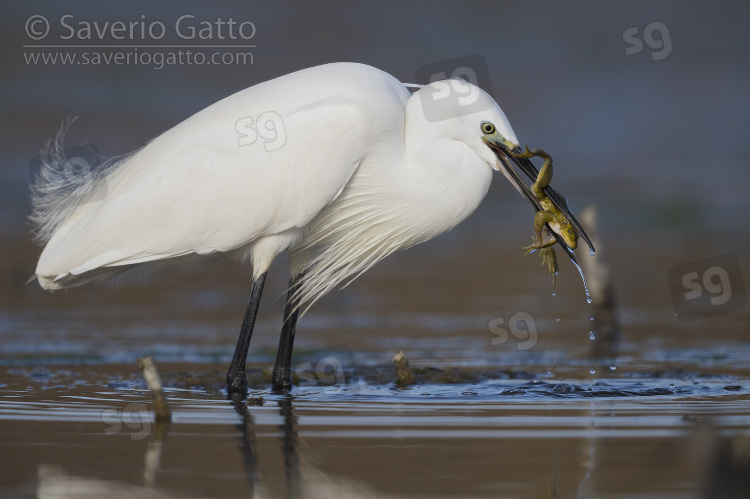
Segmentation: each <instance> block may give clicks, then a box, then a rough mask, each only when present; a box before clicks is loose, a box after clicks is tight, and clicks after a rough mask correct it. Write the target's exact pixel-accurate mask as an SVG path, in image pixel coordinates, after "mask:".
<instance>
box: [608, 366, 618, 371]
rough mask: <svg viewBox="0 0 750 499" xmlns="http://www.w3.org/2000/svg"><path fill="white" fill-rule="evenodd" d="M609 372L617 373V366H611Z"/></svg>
mask: <svg viewBox="0 0 750 499" xmlns="http://www.w3.org/2000/svg"><path fill="white" fill-rule="evenodd" d="M609 370H610V371H615V370H617V366H609Z"/></svg>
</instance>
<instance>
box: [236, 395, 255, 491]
mask: <svg viewBox="0 0 750 499" xmlns="http://www.w3.org/2000/svg"><path fill="white" fill-rule="evenodd" d="M231 403H232V407H234V410H235V411H237V414H239V415H240V424H239V428H240V430H241V431H242V439H241V441H240V451H241V452H242V456H243V458H244V461H245V473H246V474H247V482H248V487H249V489H250V497H260V494H259V484H260V475H259V473H258V465H257V459H256V456H255V442H256V437H255V429H254V422H253V415H252V414H250V411H249V410H248V408H247V403H246V402H245V400H244V397H241V396H240V394H237V393H235V394H234V395H233V397H232V402H231Z"/></svg>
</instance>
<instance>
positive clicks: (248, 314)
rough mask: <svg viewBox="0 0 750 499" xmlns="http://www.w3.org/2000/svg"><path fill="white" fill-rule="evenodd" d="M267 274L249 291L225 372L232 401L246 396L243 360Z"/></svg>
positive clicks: (262, 275)
mask: <svg viewBox="0 0 750 499" xmlns="http://www.w3.org/2000/svg"><path fill="white" fill-rule="evenodd" d="M266 274H267V272H265V273H263V274H261V276H260V277H258V278H257V279H256V280H254V281H253V287H252V289H251V290H250V300H248V302H247V310H245V318H244V319H243V320H242V329H241V330H240V337H239V338H238V339H237V347H236V348H235V349H234V357H232V363H231V364H230V365H229V371H227V396H228V397H229V398H230V399H232V398H235V397H234V396H236V395H237V394H241V395H242V396H243V397H244V395H245V394H247V377H246V376H245V360H246V359H247V350H248V348H250V337H251V336H252V334H253V326H255V316H256V315H258V307H259V306H260V295H261V294H262V293H263V284H265V282H266Z"/></svg>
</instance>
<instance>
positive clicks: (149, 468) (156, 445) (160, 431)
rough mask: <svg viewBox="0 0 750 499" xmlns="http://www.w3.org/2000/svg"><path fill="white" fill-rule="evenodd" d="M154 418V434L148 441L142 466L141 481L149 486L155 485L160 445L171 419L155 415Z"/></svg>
mask: <svg viewBox="0 0 750 499" xmlns="http://www.w3.org/2000/svg"><path fill="white" fill-rule="evenodd" d="M154 419H155V421H154V434H153V435H152V436H151V439H150V440H149V441H148V448H147V449H146V457H145V459H144V461H145V462H144V466H143V483H144V484H145V485H146V487H149V488H153V487H155V486H156V473H157V472H158V471H159V465H160V464H161V451H162V446H163V445H164V439H165V438H166V436H167V433H169V425H170V424H171V421H169V420H166V419H164V418H157V417H155V418H154Z"/></svg>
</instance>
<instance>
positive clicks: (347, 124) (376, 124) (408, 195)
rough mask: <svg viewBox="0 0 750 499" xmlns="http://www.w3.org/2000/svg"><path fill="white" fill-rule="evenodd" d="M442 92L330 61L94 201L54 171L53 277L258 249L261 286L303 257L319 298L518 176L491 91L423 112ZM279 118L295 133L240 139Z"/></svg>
mask: <svg viewBox="0 0 750 499" xmlns="http://www.w3.org/2000/svg"><path fill="white" fill-rule="evenodd" d="M440 84H445V83H444V82H443V83H434V84H431V85H440ZM466 85H468V84H466ZM430 90H431V89H430V88H422V89H420V90H418V91H417V92H415V93H414V94H410V93H409V91H408V90H407V88H406V87H405V86H404V85H403V84H402V83H400V82H399V81H398V80H396V79H395V78H393V77H392V76H390V75H388V74H387V73H385V72H383V71H380V70H378V69H375V68H372V67H369V66H365V65H361V64H354V63H336V64H328V65H324V66H318V67H314V68H310V69H305V70H302V71H298V72H295V73H292V74H289V75H286V76H282V77H280V78H276V79H274V80H270V81H267V82H264V83H261V84H258V85H255V86H253V87H250V88H248V89H246V90H243V91H241V92H238V93H236V94H234V95H232V96H230V97H227V98H225V99H223V100H221V101H219V102H217V103H216V104H213V105H212V106H209V107H208V108H206V109H204V110H202V111H200V112H198V113H196V114H195V115H193V116H192V117H190V118H188V119H187V120H185V121H184V122H182V123H180V124H179V125H177V126H175V127H174V128H172V129H171V130H169V131H167V132H165V133H163V134H162V135H160V136H159V137H157V138H156V139H154V140H153V141H152V142H150V143H149V144H148V145H146V146H145V147H143V148H142V149H141V150H139V151H137V152H135V153H133V154H131V155H129V156H127V157H125V158H122V159H120V160H119V161H117V162H114V163H113V164H111V165H110V166H108V167H106V168H105V169H103V170H102V171H101V172H99V173H98V174H97V175H96V177H95V180H94V183H93V184H92V185H89V186H88V189H89V193H88V194H87V195H83V196H81V195H76V193H75V192H73V191H72V190H71V189H69V188H65V187H64V186H63V187H59V188H55V186H53V185H51V184H50V182H49V178H50V175H45V172H44V171H43V172H42V175H41V176H40V179H39V181H38V182H37V185H36V186H35V189H34V192H35V194H34V198H33V202H34V206H35V210H34V213H33V214H32V221H33V222H34V225H35V229H36V233H37V234H38V238H39V240H40V241H41V242H44V243H46V245H45V247H44V250H43V252H42V255H41V257H40V258H39V263H38V265H37V269H36V275H37V278H38V280H39V283H40V284H41V285H42V287H44V288H45V289H59V288H65V287H71V286H78V285H81V284H85V283H87V282H91V281H98V280H102V279H106V278H108V277H111V276H113V275H115V274H117V273H119V272H122V271H124V270H127V269H129V268H131V267H132V266H134V265H139V264H144V263H148V262H159V261H163V260H169V259H177V260H175V261H178V262H179V261H182V262H183V263H191V264H193V263H196V262H200V261H205V262H206V263H210V262H213V261H215V260H217V259H218V258H222V257H226V256H234V257H239V258H242V259H247V258H249V259H250V260H251V261H252V265H253V278H254V279H257V278H258V276H260V275H261V274H263V273H265V272H266V271H267V269H268V267H269V266H270V264H271V261H272V260H273V259H274V257H275V256H276V255H278V254H279V253H281V252H283V251H285V250H289V252H290V259H291V265H292V273H293V274H295V275H296V274H298V273H300V272H301V271H303V270H304V271H305V274H304V278H303V279H302V280H301V283H300V284H301V287H300V288H299V291H298V296H299V298H300V301H301V302H302V303H307V304H308V305H309V304H311V303H312V302H314V301H315V300H316V299H318V298H319V297H321V296H322V295H324V294H325V293H327V292H329V291H330V290H332V289H333V288H334V287H336V286H337V285H338V284H341V283H345V282H346V281H347V280H350V279H352V278H354V277H356V276H357V275H359V274H360V273H361V272H364V271H365V270H367V269H369V268H370V267H371V266H372V265H374V264H375V263H377V262H378V261H379V260H381V259H382V258H385V257H386V256H388V255H389V254H391V253H393V252H394V251H397V250H401V249H404V248H407V247H409V246H412V245H414V244H418V243H420V242H423V241H426V240H428V239H430V238H432V237H434V236H436V235H438V234H440V233H442V232H444V231H446V230H448V229H450V228H452V227H453V226H455V225H456V224H458V223H459V222H461V221H462V220H463V219H465V218H466V217H467V216H468V215H469V214H471V213H472V212H473V211H474V209H475V208H476V207H477V206H478V204H479V203H480V201H481V200H482V199H483V197H484V196H485V194H486V193H487V190H488V188H489V185H490V181H491V178H492V170H493V169H495V170H501V171H503V173H504V174H505V175H506V176H508V178H511V177H510V175H509V173H508V172H507V171H506V170H505V169H504V168H503V165H502V163H501V162H500V161H498V157H497V156H496V153H495V152H493V151H492V150H491V149H490V147H488V146H487V143H486V142H485V140H484V139H483V133H482V131H481V129H480V126H481V124H482V123H483V122H491V123H492V124H493V125H494V126H495V127H496V129H497V133H498V136H499V137H500V138H501V139H503V140H504V143H505V144H507V145H508V147H512V146H513V145H517V144H518V140H517V139H516V136H515V134H514V133H513V130H512V129H511V127H510V124H509V123H508V121H507V119H506V117H505V115H504V114H503V112H502V110H501V109H500V108H499V107H498V105H497V104H496V103H495V102H494V101H493V100H492V98H491V97H490V96H489V95H487V94H486V93H484V92H483V91H481V90H479V89H477V88H475V87H474V88H473V90H474V91H477V92H479V93H478V98H479V99H483V100H485V101H486V106H480V107H483V108H484V109H485V110H484V111H481V112H474V113H466V112H465V109H462V108H460V105H459V104H457V102H456V101H455V100H451V99H447V101H448V102H446V103H445V105H448V106H454V107H455V109H453V110H452V112H451V113H449V114H450V116H452V117H451V118H449V119H443V120H439V121H434V122H433V121H430V120H428V119H427V117H426V116H425V109H423V106H424V105H437V103H430V102H429V101H428V100H426V99H424V98H421V97H420V95H422V97H424V94H422V93H423V92H426V91H430ZM266 112H272V113H276V114H275V115H274V116H279V117H280V118H281V120H282V121H281V123H282V124H283V132H284V135H285V142H284V143H283V144H281V145H279V144H274V146H273V147H270V148H269V147H266V146H265V142H264V141H263V140H261V139H258V140H256V141H255V142H254V143H250V144H246V145H241V144H240V141H241V139H242V137H241V135H240V134H238V129H237V126H238V125H237V124H238V122H242V121H241V120H243V119H244V120H246V119H247V118H248V117H250V118H257V117H258V116H260V115H261V114H262V113H266ZM258 126H260V124H258ZM58 146H60V144H58ZM277 146H278V147H277ZM276 147H277V148H276ZM267 149H270V150H267ZM44 168H45V169H47V170H50V169H53V168H54V165H53V162H49V164H47V165H45V167H44ZM48 173H49V172H48ZM45 179H47V180H45Z"/></svg>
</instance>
